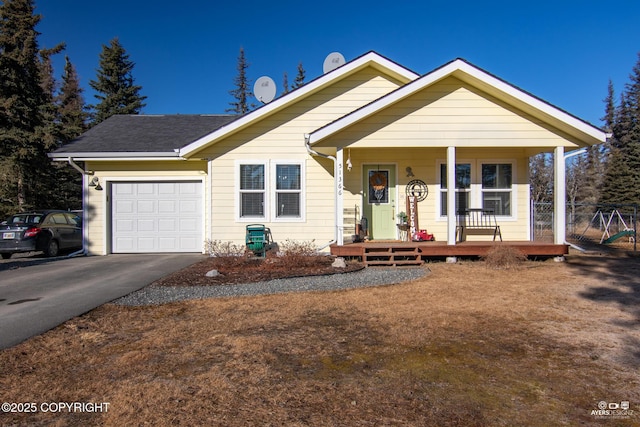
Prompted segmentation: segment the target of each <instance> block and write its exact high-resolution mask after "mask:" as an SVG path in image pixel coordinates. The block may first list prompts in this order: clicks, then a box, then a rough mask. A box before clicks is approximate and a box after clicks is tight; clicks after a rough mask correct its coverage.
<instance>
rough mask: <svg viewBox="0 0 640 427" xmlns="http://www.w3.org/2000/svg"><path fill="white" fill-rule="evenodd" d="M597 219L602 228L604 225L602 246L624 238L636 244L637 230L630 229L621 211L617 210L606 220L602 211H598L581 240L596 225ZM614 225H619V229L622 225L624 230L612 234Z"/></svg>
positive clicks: (601, 238)
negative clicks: (615, 219)
mask: <svg viewBox="0 0 640 427" xmlns="http://www.w3.org/2000/svg"><path fill="white" fill-rule="evenodd" d="M614 218H617V221H615V222H614ZM596 219H597V220H599V224H600V225H601V226H602V225H603V224H604V231H603V232H602V236H601V237H600V244H601V245H602V244H605V245H608V244H610V243H613V242H615V241H616V240H618V239H621V238H623V237H628V238H629V242H630V243H635V241H636V230H635V229H633V228H630V227H629V226H628V225H627V223H626V222H625V220H624V218H622V215H621V214H620V211H619V210H618V209H615V208H614V209H613V210H612V211H611V214H609V218H608V219H606V218H605V215H604V213H603V212H602V209H598V211H597V212H596V213H595V214H594V215H593V218H591V221H590V222H589V224H588V225H587V228H585V229H584V231H583V232H582V234H581V235H580V239H584V238H585V236H586V233H587V231H588V230H589V228H591V226H592V225H593V224H594V222H595V221H596ZM612 225H618V229H619V228H620V227H619V226H620V225H622V230H619V231H618V232H616V233H613V234H611V233H612Z"/></svg>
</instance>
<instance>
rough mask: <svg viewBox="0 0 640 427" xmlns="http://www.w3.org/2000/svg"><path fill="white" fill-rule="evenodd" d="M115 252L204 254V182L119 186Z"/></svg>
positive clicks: (116, 187)
mask: <svg viewBox="0 0 640 427" xmlns="http://www.w3.org/2000/svg"><path fill="white" fill-rule="evenodd" d="M111 196H112V200H113V202H112V204H111V206H112V213H111V218H112V228H111V230H112V240H111V241H112V252H113V253H146V252H201V251H202V245H203V233H202V182H199V181H198V182H196V181H175V182H174V181H172V182H115V183H113V184H112V186H111Z"/></svg>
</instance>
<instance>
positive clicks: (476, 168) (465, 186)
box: [439, 160, 515, 218]
mask: <svg viewBox="0 0 640 427" xmlns="http://www.w3.org/2000/svg"><path fill="white" fill-rule="evenodd" d="M439 168H440V174H439V175H440V176H439V178H440V200H439V202H440V208H439V214H440V217H441V218H445V217H446V216H447V192H448V189H447V164H446V163H444V162H442V163H440V164H439ZM513 173H514V162H509V161H505V162H494V161H491V162H489V161H487V162H483V161H482V160H478V161H477V162H464V161H463V162H461V163H456V171H455V183H456V188H455V192H456V198H455V199H456V212H457V213H462V212H464V210H466V209H468V208H477V207H481V208H483V209H491V210H493V212H494V213H495V215H496V216H501V217H512V216H513V215H514V211H513V206H514V205H513V203H514V197H515V195H514V190H513Z"/></svg>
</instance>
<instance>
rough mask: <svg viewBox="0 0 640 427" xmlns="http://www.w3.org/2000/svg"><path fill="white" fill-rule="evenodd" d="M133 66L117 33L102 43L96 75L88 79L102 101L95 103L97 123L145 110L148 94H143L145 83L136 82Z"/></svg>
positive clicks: (95, 121) (95, 122)
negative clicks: (107, 42)
mask: <svg viewBox="0 0 640 427" xmlns="http://www.w3.org/2000/svg"><path fill="white" fill-rule="evenodd" d="M134 66H135V64H134V63H133V61H131V60H130V59H129V54H128V53H127V52H126V51H125V49H124V47H122V45H121V44H120V40H119V39H118V38H117V37H115V38H114V39H112V40H111V41H110V42H109V45H102V52H101V53H100V62H99V68H98V70H97V72H98V74H97V78H96V80H91V81H90V82H89V85H90V86H91V87H92V88H93V89H94V90H95V91H96V92H98V93H97V94H96V95H95V97H96V99H98V100H99V101H100V102H99V103H98V104H97V105H95V106H94V109H95V114H94V124H98V123H100V122H102V121H104V120H106V119H108V118H109V117H111V116H113V115H114V114H139V113H140V112H141V111H142V108H143V107H144V106H145V105H146V104H144V100H145V99H147V97H146V96H142V95H140V90H141V89H142V86H137V85H135V84H134V78H133V68H134Z"/></svg>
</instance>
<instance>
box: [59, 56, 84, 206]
mask: <svg viewBox="0 0 640 427" xmlns="http://www.w3.org/2000/svg"><path fill="white" fill-rule="evenodd" d="M82 92H83V90H82V88H81V87H80V80H79V78H78V74H77V72H76V69H75V67H74V66H73V64H72V63H71V61H69V58H68V57H65V65H64V71H63V74H62V85H61V87H60V91H59V93H58V96H57V107H58V109H57V112H58V114H57V116H58V126H59V133H58V135H59V144H61V145H64V144H66V143H68V142H70V141H71V140H73V139H74V138H76V137H78V136H79V135H80V134H81V133H82V132H84V131H85V130H86V129H87V120H88V118H89V117H88V116H89V115H88V113H87V111H86V105H85V102H84V98H83V96H82ZM53 166H54V174H53V175H54V179H55V182H56V188H57V191H56V192H55V197H54V200H53V201H52V202H51V204H52V206H55V207H58V208H60V209H80V208H82V175H80V174H79V173H78V172H77V171H76V170H75V169H73V168H71V167H69V165H67V164H66V163H62V164H61V163H58V162H54V164H53Z"/></svg>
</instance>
